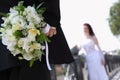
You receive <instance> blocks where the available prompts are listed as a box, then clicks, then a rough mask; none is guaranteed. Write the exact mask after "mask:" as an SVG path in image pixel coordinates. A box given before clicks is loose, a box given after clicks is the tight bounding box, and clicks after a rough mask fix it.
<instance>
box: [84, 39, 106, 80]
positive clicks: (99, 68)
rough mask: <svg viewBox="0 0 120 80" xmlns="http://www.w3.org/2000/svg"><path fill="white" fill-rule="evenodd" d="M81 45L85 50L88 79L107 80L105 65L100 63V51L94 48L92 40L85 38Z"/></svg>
mask: <svg viewBox="0 0 120 80" xmlns="http://www.w3.org/2000/svg"><path fill="white" fill-rule="evenodd" d="M82 47H83V49H84V50H85V52H86V56H85V58H86V63H87V68H88V75H89V80H108V76H107V73H106V70H105V67H104V66H103V65H102V63H101V59H102V57H101V53H100V51H99V50H97V49H96V48H95V43H94V41H93V40H92V39H87V40H86V42H85V43H84V44H83V45H82Z"/></svg>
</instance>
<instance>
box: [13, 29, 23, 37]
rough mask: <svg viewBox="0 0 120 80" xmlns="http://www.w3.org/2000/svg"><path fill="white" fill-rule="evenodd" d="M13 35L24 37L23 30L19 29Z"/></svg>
mask: <svg viewBox="0 0 120 80" xmlns="http://www.w3.org/2000/svg"><path fill="white" fill-rule="evenodd" d="M13 35H14V36H15V37H16V38H20V37H23V36H24V35H23V33H22V31H21V30H17V31H15V32H14V33H13Z"/></svg>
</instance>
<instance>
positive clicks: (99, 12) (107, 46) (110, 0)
mask: <svg viewBox="0 0 120 80" xmlns="http://www.w3.org/2000/svg"><path fill="white" fill-rule="evenodd" d="M60 9H61V26H62V29H63V31H64V34H65V36H66V39H67V42H68V44H69V47H70V49H71V51H72V53H73V56H74V58H75V62H74V63H72V64H70V65H56V66H55V71H56V72H54V71H53V72H54V73H55V74H54V75H56V76H57V80H88V74H87V69H86V65H85V61H84V53H83V52H81V51H78V50H77V49H76V48H75V47H74V46H75V45H80V44H81V43H82V42H84V34H83V26H82V24H83V23H86V22H87V23H89V24H91V26H92V28H93V30H94V32H95V34H96V36H97V38H98V41H99V44H100V47H101V48H102V50H103V52H104V55H105V58H106V65H105V68H106V71H107V73H108V75H109V77H110V80H119V79H120V0H60ZM53 80H56V79H55V76H53Z"/></svg>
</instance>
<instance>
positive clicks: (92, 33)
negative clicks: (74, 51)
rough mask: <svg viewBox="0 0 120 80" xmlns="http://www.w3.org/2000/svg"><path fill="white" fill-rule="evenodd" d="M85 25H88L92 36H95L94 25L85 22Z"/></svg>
mask: <svg viewBox="0 0 120 80" xmlns="http://www.w3.org/2000/svg"><path fill="white" fill-rule="evenodd" d="M83 25H84V26H87V27H88V29H89V34H90V35H91V36H95V33H94V31H93V29H92V27H91V25H90V24H88V23H84V24H83Z"/></svg>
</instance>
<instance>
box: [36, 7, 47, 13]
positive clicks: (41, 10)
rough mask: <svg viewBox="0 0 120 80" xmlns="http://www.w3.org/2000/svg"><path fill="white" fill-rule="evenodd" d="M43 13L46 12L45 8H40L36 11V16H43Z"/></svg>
mask: <svg viewBox="0 0 120 80" xmlns="http://www.w3.org/2000/svg"><path fill="white" fill-rule="evenodd" d="M45 11H46V8H45V7H42V8H40V9H38V10H37V12H38V14H43V13H44V12H45Z"/></svg>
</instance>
